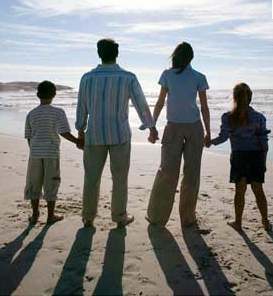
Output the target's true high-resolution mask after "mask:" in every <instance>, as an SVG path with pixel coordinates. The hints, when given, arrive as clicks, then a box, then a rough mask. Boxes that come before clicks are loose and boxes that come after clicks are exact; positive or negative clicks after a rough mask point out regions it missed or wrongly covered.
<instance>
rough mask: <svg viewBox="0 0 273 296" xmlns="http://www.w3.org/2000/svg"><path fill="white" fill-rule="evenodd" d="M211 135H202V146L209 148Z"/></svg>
mask: <svg viewBox="0 0 273 296" xmlns="http://www.w3.org/2000/svg"><path fill="white" fill-rule="evenodd" d="M211 144H212V143H211V137H210V135H206V136H205V137H204V146H205V147H206V148H209V147H210V146H211Z"/></svg>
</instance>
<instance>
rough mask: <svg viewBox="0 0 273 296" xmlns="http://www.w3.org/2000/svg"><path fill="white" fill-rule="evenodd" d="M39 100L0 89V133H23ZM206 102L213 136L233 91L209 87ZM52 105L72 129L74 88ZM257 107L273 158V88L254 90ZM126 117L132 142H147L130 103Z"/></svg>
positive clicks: (152, 96)
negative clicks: (28, 116)
mask: <svg viewBox="0 0 273 296" xmlns="http://www.w3.org/2000/svg"><path fill="white" fill-rule="evenodd" d="M146 97H147V101H148V103H149V106H150V108H151V111H152V110H153V108H154V105H155V103H156V100H157V93H155V92H154V93H151V92H150V93H146ZM38 104H39V100H38V98H37V97H36V94H35V92H24V91H17V92H1V93H0V133H3V134H10V135H14V136H19V137H23V135H24V121H25V116H26V114H27V113H28V112H29V111H30V110H31V109H32V108H34V107H35V106H37V105H38ZM208 104H209V108H210V113H211V132H212V136H216V135H217V134H218V132H219V127H220V123H221V114H222V113H224V112H226V111H228V110H230V109H231V107H232V92H231V91H230V90H210V91H209V92H208ZM53 105H55V106H57V107H61V108H63V109H64V110H65V111H66V114H67V116H68V118H69V122H70V124H71V128H72V131H73V132H74V133H76V131H75V129H74V123H75V114H76V105H77V91H71V90H69V91H59V92H58V95H57V96H56V98H55V99H54V103H53ZM251 105H252V106H253V107H254V108H255V109H256V110H258V111H260V112H262V113H263V114H264V115H265V116H266V118H267V127H268V129H270V130H272V133H271V134H269V145H270V148H269V155H268V156H269V159H270V160H271V161H272V160H273V151H272V144H273V90H254V91H253V99H252V104H251ZM129 120H130V124H131V127H132V132H133V137H132V142H133V143H134V144H140V145H146V144H147V145H150V144H149V143H148V142H147V140H146V139H147V135H148V132H147V131H139V130H138V127H139V126H140V120H139V119H138V116H137V113H136V111H135V109H134V107H133V106H132V105H130V111H129ZM165 124H166V110H165V108H163V110H162V113H161V115H160V118H159V120H158V123H157V126H158V129H159V136H162V132H163V129H164V125H165ZM209 151H211V152H216V153H221V154H229V153H230V145H229V142H226V143H224V144H222V145H219V146H217V147H214V146H213V147H211V148H210V149H209Z"/></svg>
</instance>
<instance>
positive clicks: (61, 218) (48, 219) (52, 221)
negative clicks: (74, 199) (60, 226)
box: [46, 215, 64, 224]
mask: <svg viewBox="0 0 273 296" xmlns="http://www.w3.org/2000/svg"><path fill="white" fill-rule="evenodd" d="M63 218H64V217H63V216H58V215H54V216H53V217H51V218H47V222H46V223H47V224H53V223H55V222H59V221H62V220H63Z"/></svg>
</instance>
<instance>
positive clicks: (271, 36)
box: [219, 20, 273, 41]
mask: <svg viewBox="0 0 273 296" xmlns="http://www.w3.org/2000/svg"><path fill="white" fill-rule="evenodd" d="M219 33H222V34H230V35H237V36H241V37H249V38H255V39H262V40H270V41H272V40H273V22H272V20H270V21H267V22H251V23H246V24H243V25H239V26H235V27H234V28H233V29H231V30H220V31H219Z"/></svg>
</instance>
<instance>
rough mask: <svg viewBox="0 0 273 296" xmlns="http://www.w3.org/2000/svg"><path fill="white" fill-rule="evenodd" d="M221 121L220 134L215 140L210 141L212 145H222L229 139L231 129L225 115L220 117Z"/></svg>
mask: <svg viewBox="0 0 273 296" xmlns="http://www.w3.org/2000/svg"><path fill="white" fill-rule="evenodd" d="M221 121H222V123H221V127H220V133H219V135H218V137H217V138H215V139H213V140H212V141H211V142H212V144H213V145H219V144H222V143H224V142H225V141H226V140H227V139H228V138H229V137H230V132H231V128H230V125H229V123H228V114H227V113H225V114H223V115H222V118H221Z"/></svg>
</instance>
